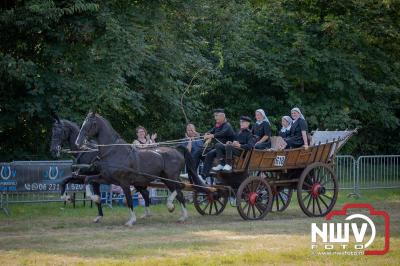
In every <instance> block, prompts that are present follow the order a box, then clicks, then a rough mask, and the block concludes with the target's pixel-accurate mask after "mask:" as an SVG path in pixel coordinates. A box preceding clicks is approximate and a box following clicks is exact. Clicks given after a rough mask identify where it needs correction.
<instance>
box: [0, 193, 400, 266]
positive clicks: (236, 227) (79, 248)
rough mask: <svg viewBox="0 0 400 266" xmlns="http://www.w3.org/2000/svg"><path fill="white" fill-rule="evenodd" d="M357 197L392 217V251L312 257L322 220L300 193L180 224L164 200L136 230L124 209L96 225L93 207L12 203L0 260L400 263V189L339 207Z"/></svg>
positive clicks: (2, 222) (1, 233) (1, 232)
mask: <svg viewBox="0 0 400 266" xmlns="http://www.w3.org/2000/svg"><path fill="white" fill-rule="evenodd" d="M351 202H360V203H372V204H373V206H374V207H375V208H376V209H382V210H385V211H387V212H388V213H389V214H390V218H391V243H390V244H391V246H390V252H389V253H388V254H386V255H385V256H340V255H329V256H328V255H313V254H312V253H311V250H310V224H311V223H312V222H322V221H323V220H324V218H307V217H306V216H305V215H304V214H303V213H302V212H301V210H300V209H299V206H298V204H297V200H296V199H295V198H293V201H292V203H291V206H289V208H288V209H287V210H286V211H285V212H283V213H270V214H268V215H267V217H266V218H265V219H264V220H262V221H255V222H246V221H243V220H242V219H241V218H240V216H239V215H238V214H237V211H236V208H232V207H229V206H228V207H227V209H226V210H225V211H224V213H223V214H222V215H220V216H217V217H205V216H200V215H199V214H197V212H196V211H195V210H194V208H193V206H191V205H189V214H190V218H189V220H188V222H186V223H185V224H177V223H176V220H177V218H178V216H179V213H178V212H175V213H173V214H170V213H168V211H167V210H166V208H165V206H163V205H158V206H154V207H153V208H152V211H153V216H152V217H150V218H146V219H138V222H137V224H136V225H135V226H134V227H132V228H127V227H125V226H123V224H124V222H125V221H126V220H127V218H128V211H127V209H126V208H122V207H116V208H113V209H109V208H105V218H104V220H103V221H102V222H101V223H100V224H93V223H92V219H93V218H94V216H95V215H96V209H95V208H93V209H90V208H88V207H86V208H84V207H81V206H80V205H79V204H78V207H77V208H76V209H73V208H72V206H67V207H66V208H63V207H64V206H63V204H61V203H51V204H37V205H12V206H11V211H12V213H11V215H10V216H5V215H4V213H1V214H0V265H15V264H17V265H31V264H36V265H86V264H90V265H133V264H135V265H152V266H153V265H164V264H167V265H265V264H285V265H298V264H304V265H320V264H328V265H343V264H344V265H380V266H381V265H399V264H400V226H399V225H400V190H385V191H383V190H381V191H363V194H362V197H361V198H360V199H353V198H348V197H347V194H346V192H344V193H341V194H340V196H339V201H338V203H337V205H336V208H335V209H339V208H340V207H341V206H342V205H343V204H344V203H351ZM136 210H137V214H138V216H139V215H141V214H142V213H143V209H142V208H141V207H139V208H136ZM378 240H382V236H381V235H379V236H378Z"/></svg>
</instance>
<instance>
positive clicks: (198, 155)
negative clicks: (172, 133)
mask: <svg viewBox="0 0 400 266" xmlns="http://www.w3.org/2000/svg"><path fill="white" fill-rule="evenodd" d="M191 155H192V158H193V162H194V166H195V169H197V168H198V167H199V164H200V161H201V159H202V155H203V149H198V150H196V151H193V152H192V153H191Z"/></svg>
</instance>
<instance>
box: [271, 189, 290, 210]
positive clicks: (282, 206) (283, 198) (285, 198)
mask: <svg viewBox="0 0 400 266" xmlns="http://www.w3.org/2000/svg"><path fill="white" fill-rule="evenodd" d="M292 194H293V189H291V188H287V187H276V186H272V196H273V200H272V211H278V212H283V211H284V210H286V208H287V207H288V206H289V203H290V201H291V200H292Z"/></svg>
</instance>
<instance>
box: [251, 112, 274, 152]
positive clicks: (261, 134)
mask: <svg viewBox="0 0 400 266" xmlns="http://www.w3.org/2000/svg"><path fill="white" fill-rule="evenodd" d="M255 116H256V120H257V121H256V124H255V125H254V126H253V130H252V131H253V135H254V136H256V141H257V142H256V144H255V145H254V148H255V149H259V150H263V149H269V148H271V124H270V122H269V120H268V117H267V116H266V114H265V112H264V110H263V109H257V110H256V112H255Z"/></svg>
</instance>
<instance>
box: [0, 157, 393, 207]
mask: <svg viewBox="0 0 400 266" xmlns="http://www.w3.org/2000/svg"><path fill="white" fill-rule="evenodd" d="M71 166H72V161H16V162H12V163H0V209H3V210H7V209H8V205H9V204H12V203H36V202H61V201H62V200H61V199H60V194H59V193H60V181H61V180H62V178H65V177H67V176H69V175H71ZM333 167H334V171H335V173H336V176H337V178H338V182H339V188H340V189H341V190H349V191H352V192H354V193H355V194H356V195H358V194H359V193H360V190H365V189H386V188H400V169H399V168H400V155H372V156H360V157H358V158H357V159H356V158H354V157H353V156H351V155H338V156H336V158H335V163H334V166H333ZM67 191H68V193H70V194H71V193H74V196H75V197H74V198H75V200H76V201H83V203H84V204H85V202H86V199H85V194H84V186H83V185H76V184H69V185H67ZM101 192H102V201H103V202H104V203H105V204H107V205H108V206H110V207H111V206H112V205H113V203H115V202H117V203H120V202H121V201H122V202H123V199H122V197H121V195H118V194H115V193H113V192H112V191H111V188H110V186H105V187H104V186H102V189H101ZM168 194H169V191H168V190H167V189H162V188H157V189H156V188H153V189H150V196H151V201H152V203H153V204H155V203H161V202H165V200H166V198H167V197H168ZM191 195H192V192H190V191H189V192H185V198H187V199H189V198H190V197H191ZM133 199H134V201H135V200H136V201H137V205H143V201H142V200H141V195H138V194H135V195H134V198H133ZM73 203H74V204H75V201H74V202H73Z"/></svg>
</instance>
